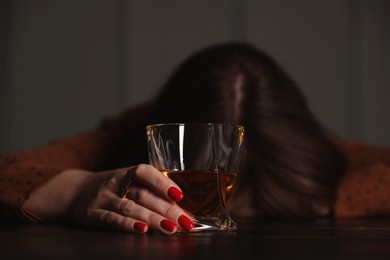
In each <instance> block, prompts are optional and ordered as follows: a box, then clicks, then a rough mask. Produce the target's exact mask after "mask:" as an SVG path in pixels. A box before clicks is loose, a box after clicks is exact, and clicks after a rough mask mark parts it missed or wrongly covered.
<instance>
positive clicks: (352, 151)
mask: <svg viewBox="0 0 390 260" xmlns="http://www.w3.org/2000/svg"><path fill="white" fill-rule="evenodd" d="M149 108H150V105H149V104H148V103H146V104H143V105H140V106H138V107H135V108H131V109H129V110H127V111H125V112H124V113H123V114H122V115H120V116H119V117H118V118H111V119H106V120H104V121H103V122H102V124H101V125H100V127H99V128H97V129H95V130H91V131H88V132H85V133H81V134H78V135H76V136H73V137H70V138H67V139H64V140H61V141H57V142H52V143H50V144H48V145H45V146H42V147H38V148H35V149H31V150H26V151H21V152H18V153H14V154H10V155H5V156H0V217H2V218H21V219H26V218H25V217H26V216H25V215H24V214H22V213H21V211H20V209H21V205H22V204H23V202H24V201H26V199H27V198H28V197H29V194H30V193H31V192H32V191H33V190H34V189H35V188H36V187H38V186H39V185H41V184H43V183H45V182H46V181H48V180H49V179H50V178H52V177H53V176H55V175H56V174H58V173H60V172H61V171H63V170H65V169H70V168H78V169H85V170H91V171H99V170H105V169H108V168H116V167H118V166H121V167H122V166H124V165H120V164H121V162H122V163H123V157H122V155H123V147H124V146H126V147H127V148H128V147H131V145H132V139H134V138H132V137H134V136H138V134H140V133H139V131H140V128H139V127H134V126H140V127H142V129H144V125H145V123H146V122H145V118H147V115H148V113H149ZM142 131H143V130H142ZM136 141H137V140H136ZM333 141H334V142H336V144H337V145H338V146H339V147H340V148H341V149H342V150H343V151H344V152H345V154H346V155H347V158H348V161H349V166H348V171H347V173H346V174H345V176H344V177H343V178H342V180H341V182H340V184H339V186H338V189H337V192H338V196H337V200H336V203H335V205H334V214H335V216H336V217H360V216H373V215H389V216H390V148H384V147H377V146H372V145H367V144H362V143H359V142H355V141H349V140H345V139H335V140H333ZM128 150H131V149H128ZM27 217H28V216H27Z"/></svg>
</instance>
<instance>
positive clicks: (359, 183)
mask: <svg viewBox="0 0 390 260" xmlns="http://www.w3.org/2000/svg"><path fill="white" fill-rule="evenodd" d="M338 144H339V146H340V147H341V149H342V150H343V151H344V152H345V154H346V156H347V160H348V164H349V166H348V170H347V172H346V174H345V176H344V177H343V178H342V179H341V181H340V183H339V186H338V189H337V194H338V195H337V199H336V202H335V206H334V214H335V216H336V217H364V216H381V215H387V216H389V215H390V147H379V146H375V145H369V144H363V143H360V142H356V141H349V140H343V141H340V140H339V142H338Z"/></svg>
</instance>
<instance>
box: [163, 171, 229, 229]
mask: <svg viewBox="0 0 390 260" xmlns="http://www.w3.org/2000/svg"><path fill="white" fill-rule="evenodd" d="M161 172H162V173H163V174H164V175H165V176H167V177H168V178H170V179H171V180H173V181H174V182H175V183H176V184H177V185H179V187H180V188H181V190H182V192H183V194H184V197H183V199H182V200H181V201H180V202H178V203H177V204H178V205H179V206H180V207H181V208H182V209H183V210H185V211H186V212H187V213H188V214H189V215H192V216H193V217H194V220H195V224H196V225H195V228H194V229H196V228H197V227H198V228H199V229H202V228H204V229H208V228H210V227H213V226H215V227H218V226H229V225H231V224H232V223H233V224H234V225H236V224H235V223H234V222H233V221H232V220H231V219H230V216H229V215H228V213H227V212H226V203H227V201H228V198H229V194H230V191H231V189H232V188H233V185H234V182H235V180H236V178H237V174H226V173H221V172H220V173H217V172H216V171H214V172H206V171H193V170H184V171H164V170H163V171H161ZM230 222H232V223H230ZM197 224H198V225H197ZM216 229H218V228H216ZM232 230H235V228H232Z"/></svg>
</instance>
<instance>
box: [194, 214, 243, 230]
mask: <svg viewBox="0 0 390 260" xmlns="http://www.w3.org/2000/svg"><path fill="white" fill-rule="evenodd" d="M193 222H194V224H195V226H194V227H193V228H192V230H191V231H190V232H214V231H228V232H235V231H237V230H238V225H237V223H235V222H234V221H233V220H232V219H231V218H230V216H229V217H226V218H223V219H208V218H202V217H195V218H194V219H193Z"/></svg>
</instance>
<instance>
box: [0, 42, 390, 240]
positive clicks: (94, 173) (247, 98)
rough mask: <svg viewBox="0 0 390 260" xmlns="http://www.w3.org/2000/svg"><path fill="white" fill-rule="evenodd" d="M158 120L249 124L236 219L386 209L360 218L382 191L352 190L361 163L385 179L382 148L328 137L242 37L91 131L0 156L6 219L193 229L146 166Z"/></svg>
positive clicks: (284, 79) (290, 85) (175, 191)
mask: <svg viewBox="0 0 390 260" xmlns="http://www.w3.org/2000/svg"><path fill="white" fill-rule="evenodd" d="M161 122H216V123H232V124H242V125H244V126H245V128H246V136H245V146H244V154H243V156H242V160H241V162H242V164H241V168H240V174H239V176H240V178H239V179H238V180H237V184H236V187H235V190H234V193H233V196H232V199H231V202H230V204H229V208H230V211H231V213H232V215H235V216H236V217H237V218H238V217H248V216H256V215H262V216H270V217H283V218H297V217H300V218H310V217H316V216H331V215H336V216H338V217H342V216H347V217H350V216H361V215H369V214H384V213H386V212H387V211H386V210H388V209H386V207H384V206H385V204H383V201H382V202H381V203H382V204H381V205H379V206H376V208H372V209H370V210H371V212H369V214H367V209H366V208H365V206H364V203H365V202H366V201H368V200H370V199H372V200H375V198H377V194H376V193H375V191H372V192H371V194H368V195H367V194H366V196H360V197H359V196H355V195H353V196H352V193H351V192H352V191H355V189H360V188H361V187H362V184H361V185H360V186H359V185H356V182H357V180H358V181H360V179H361V178H362V176H363V175H364V174H365V171H364V170H362V169H368V168H369V167H371V166H372V165H375V163H376V162H378V163H380V164H381V165H382V166H381V167H382V168H381V169H379V170H378V169H377V170H376V171H375V174H374V175H372V176H374V177H367V182H366V183H370V182H369V181H370V180H371V179H370V178H374V179H375V181H377V179H378V178H381V180H382V182H381V183H382V184H385V183H386V182H387V181H389V183H390V178H389V177H387V176H388V174H386V172H387V171H388V170H389V165H387V166H385V162H386V160H387V162H388V161H389V160H388V158H390V152H389V150H386V149H384V148H377V147H372V146H363V145H361V144H357V143H354V142H349V141H345V140H341V139H338V138H336V137H334V136H332V135H331V134H330V133H328V132H327V131H326V130H324V129H323V128H322V127H321V125H320V124H319V123H318V122H317V121H316V119H315V118H314V117H313V115H312V114H311V112H310V110H309V108H308V106H307V104H306V102H305V100H304V98H303V96H302V94H301V93H300V91H299V89H298V88H297V86H296V85H295V83H294V82H293V81H292V80H291V79H290V78H289V77H288V75H286V73H285V72H283V70H282V69H281V68H280V67H279V66H278V65H277V64H276V63H275V62H274V61H273V60H272V59H271V58H270V57H268V56H267V55H266V54H264V53H263V52H261V51H259V50H257V49H256V48H254V47H252V46H250V45H248V44H244V43H242V44H241V43H229V44H222V45H216V46H212V47H210V48H206V49H204V50H201V51H199V52H197V53H195V54H194V55H192V56H191V57H189V59H187V60H186V61H184V63H183V64H181V65H180V66H179V67H178V69H177V70H176V71H175V72H174V73H173V74H172V76H171V78H170V79H169V80H168V82H167V83H166V85H165V86H164V87H163V89H162V92H161V93H160V95H159V96H158V97H157V98H156V100H153V101H151V102H148V103H146V104H142V105H140V106H137V107H133V108H130V109H129V110H127V111H125V112H124V113H122V114H121V115H120V116H119V117H117V118H110V119H106V120H104V121H103V122H102V124H101V125H100V126H99V128H97V129H95V130H92V131H88V132H85V133H81V134H79V135H77V136H74V137H70V138H67V139H65V140H60V141H58V142H54V143H51V144H49V145H46V146H43V147H39V148H36V149H32V150H28V151H22V152H19V153H16V154H11V155H6V156H3V157H0V176H1V177H0V202H1V210H2V216H4V217H7V216H8V217H14V216H15V215H16V214H17V215H19V216H21V217H22V218H25V217H27V218H29V219H30V220H33V221H41V222H60V223H75V224H79V225H86V226H93V227H100V228H110V229H118V230H122V231H128V232H141V233H143V232H146V231H147V230H148V229H149V228H150V229H153V230H157V231H161V232H163V233H166V234H172V233H175V232H176V231H177V230H178V229H182V230H191V229H192V227H193V225H194V224H193V223H192V221H191V220H190V218H189V216H187V215H186V213H185V212H183V211H182V210H181V209H180V208H179V207H178V206H177V205H176V204H175V203H173V202H175V201H180V200H181V198H182V197H183V196H185V194H182V192H181V190H180V187H178V186H177V185H176V184H175V183H173V182H172V181H170V180H169V179H167V178H165V177H164V176H163V175H162V174H160V173H159V172H158V171H157V170H156V169H155V168H153V167H152V166H150V165H147V164H145V163H147V157H146V156H147V151H146V137H145V125H146V124H150V123H161ZM366 151H368V154H369V155H370V156H371V157H370V156H368V157H362V158H358V156H361V154H363V153H364V152H366ZM378 156H379V157H378ZM356 158H357V160H355V159H356ZM378 159H379V160H378ZM131 165H134V166H131ZM386 167H387V168H386ZM364 176H365V175H364ZM129 182H131V185H130V186H129V187H127V184H128V183H129ZM377 182H378V181H377ZM377 185H379V184H378V183H377ZM345 187H348V189H346V188H345ZM381 187H382V186H381ZM377 190H378V189H377ZM382 190H384V192H387V193H388V191H389V190H390V189H382ZM387 197H388V196H387ZM19 213H21V214H19ZM388 213H390V212H388Z"/></svg>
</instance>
